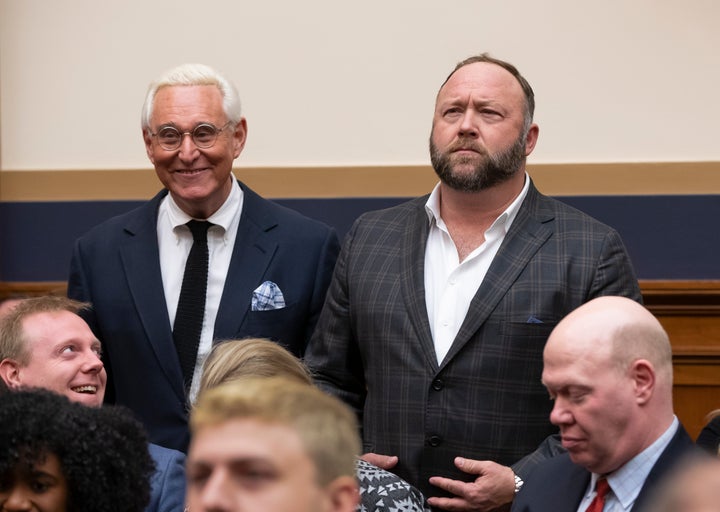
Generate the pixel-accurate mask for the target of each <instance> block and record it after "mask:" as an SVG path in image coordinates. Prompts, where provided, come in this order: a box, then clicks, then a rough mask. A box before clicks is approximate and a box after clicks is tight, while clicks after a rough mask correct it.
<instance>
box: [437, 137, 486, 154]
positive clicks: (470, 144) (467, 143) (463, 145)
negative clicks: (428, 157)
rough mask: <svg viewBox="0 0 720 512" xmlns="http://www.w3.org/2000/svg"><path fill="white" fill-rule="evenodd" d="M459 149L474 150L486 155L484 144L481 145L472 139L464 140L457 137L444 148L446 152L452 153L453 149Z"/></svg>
mask: <svg viewBox="0 0 720 512" xmlns="http://www.w3.org/2000/svg"><path fill="white" fill-rule="evenodd" d="M461 149H464V150H470V151H475V152H476V153H479V154H481V155H487V154H488V152H487V149H485V147H484V146H481V145H480V144H478V143H477V142H475V141H473V140H464V139H457V140H456V141H454V142H453V143H452V144H450V145H449V146H448V147H447V149H446V150H445V152H446V154H447V153H452V152H454V151H459V150H461Z"/></svg>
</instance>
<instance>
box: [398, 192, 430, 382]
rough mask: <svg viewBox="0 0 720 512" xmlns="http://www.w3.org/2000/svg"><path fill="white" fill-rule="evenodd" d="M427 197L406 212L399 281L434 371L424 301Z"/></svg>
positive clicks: (427, 225) (428, 323) (428, 227)
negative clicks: (407, 215) (407, 213)
mask: <svg viewBox="0 0 720 512" xmlns="http://www.w3.org/2000/svg"><path fill="white" fill-rule="evenodd" d="M427 198H428V196H425V197H422V198H419V199H417V200H416V201H415V204H413V205H412V206H413V209H412V210H411V212H410V213H409V217H410V219H409V221H408V225H407V229H405V233H404V234H403V236H402V249H401V257H402V262H401V265H400V284H401V286H402V291H403V295H404V297H405V304H406V305H407V312H408V315H409V316H410V320H411V321H412V324H413V326H414V327H415V332H416V334H417V338H418V340H419V341H420V344H421V345H422V347H423V349H424V352H425V355H426V357H427V360H428V363H429V364H430V366H431V368H433V371H436V370H437V368H438V363H437V356H436V354H435V343H434V342H433V339H432V334H431V332H430V321H429V320H428V314H427V305H426V303H425V246H426V244H427V237H428V230H429V229H430V225H429V222H428V217H427V213H426V212H425V203H426V202H427Z"/></svg>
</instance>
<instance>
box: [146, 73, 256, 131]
mask: <svg viewBox="0 0 720 512" xmlns="http://www.w3.org/2000/svg"><path fill="white" fill-rule="evenodd" d="M182 85H214V86H216V87H217V88H218V89H219V90H220V94H221V95H222V98H223V111H224V112H225V115H226V116H227V117H228V120H229V121H230V122H232V123H233V124H237V123H239V122H240V119H241V118H242V113H241V110H240V95H239V94H238V91H237V89H236V88H235V86H234V85H233V84H232V83H231V82H230V81H229V80H228V79H227V78H225V77H224V76H223V75H221V74H220V73H218V72H217V71H215V70H214V69H213V68H211V67H210V66H206V65H204V64H182V65H180V66H178V67H176V68H173V69H171V70H169V71H167V72H165V74H163V75H162V76H161V77H160V78H159V79H158V80H156V81H155V82H153V83H151V84H150V87H148V92H147V95H146V96H145V103H144V104H143V108H142V115H141V120H140V122H141V124H142V128H143V130H149V129H150V118H151V117H152V113H153V106H154V104H155V95H156V94H157V92H158V91H159V90H160V89H162V88H163V87H173V86H182Z"/></svg>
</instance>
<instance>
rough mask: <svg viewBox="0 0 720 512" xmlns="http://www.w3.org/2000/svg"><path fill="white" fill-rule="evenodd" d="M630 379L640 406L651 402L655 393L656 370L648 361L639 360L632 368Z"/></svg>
mask: <svg viewBox="0 0 720 512" xmlns="http://www.w3.org/2000/svg"><path fill="white" fill-rule="evenodd" d="M630 378H631V379H632V381H633V383H634V386H635V397H636V400H637V403H638V405H643V404H645V403H647V402H648V401H649V400H650V397H652V395H653V392H654V391H655V368H654V367H653V365H652V363H651V362H650V361H648V360H647V359H638V360H636V361H635V362H633V364H632V365H631V366H630Z"/></svg>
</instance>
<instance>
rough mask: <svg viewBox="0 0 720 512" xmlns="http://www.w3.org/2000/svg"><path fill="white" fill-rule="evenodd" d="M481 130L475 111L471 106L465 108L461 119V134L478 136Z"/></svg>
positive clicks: (463, 135)
mask: <svg viewBox="0 0 720 512" xmlns="http://www.w3.org/2000/svg"><path fill="white" fill-rule="evenodd" d="M478 134H479V130H478V127H477V123H476V122H475V112H474V111H473V109H471V108H467V109H465V112H464V113H463V116H462V119H461V120H460V126H459V134H458V135H460V136H462V137H477V136H478Z"/></svg>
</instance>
